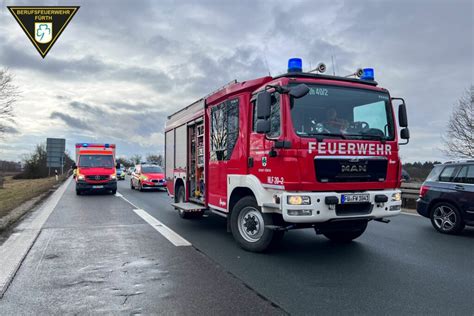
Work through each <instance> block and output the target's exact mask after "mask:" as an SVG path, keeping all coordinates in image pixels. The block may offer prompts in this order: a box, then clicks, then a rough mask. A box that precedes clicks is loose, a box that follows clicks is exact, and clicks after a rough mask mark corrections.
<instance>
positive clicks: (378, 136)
mask: <svg viewBox="0 0 474 316" xmlns="http://www.w3.org/2000/svg"><path fill="white" fill-rule="evenodd" d="M346 136H350V137H359V138H360V139H365V138H369V139H376V140H380V141H381V142H383V143H385V142H386V141H387V139H386V138H385V136H381V135H374V134H346Z"/></svg>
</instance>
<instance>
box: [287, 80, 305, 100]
mask: <svg viewBox="0 0 474 316" xmlns="http://www.w3.org/2000/svg"><path fill="white" fill-rule="evenodd" d="M308 92H309V88H308V86H307V85H305V84H304V83H301V84H299V85H297V86H294V87H292V88H291V89H290V92H289V93H288V94H289V95H290V97H293V98H295V99H299V98H302V97H304V96H305V95H307V94H308Z"/></svg>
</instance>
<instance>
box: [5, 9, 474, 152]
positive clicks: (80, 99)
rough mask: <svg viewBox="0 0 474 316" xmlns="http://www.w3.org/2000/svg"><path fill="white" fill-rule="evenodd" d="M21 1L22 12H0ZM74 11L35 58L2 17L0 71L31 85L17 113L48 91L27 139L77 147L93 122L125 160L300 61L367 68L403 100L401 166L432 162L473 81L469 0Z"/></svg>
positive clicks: (341, 71) (154, 146)
mask: <svg viewBox="0 0 474 316" xmlns="http://www.w3.org/2000/svg"><path fill="white" fill-rule="evenodd" d="M22 3H24V4H29V3H27V1H25V2H15V3H11V2H9V1H7V3H6V4H7V5H19V4H20V5H21V4H22ZM45 3H46V4H53V5H54V4H57V3H56V1H46V2H45ZM77 3H78V5H80V6H81V9H80V10H79V12H78V14H77V15H76V16H75V17H74V19H73V20H72V22H71V23H70V24H69V25H68V27H67V29H66V30H65V31H64V33H63V34H62V35H61V37H60V38H59V40H58V42H57V43H56V44H55V46H54V47H53V48H52V50H51V52H50V53H49V54H48V56H47V57H46V58H45V59H44V60H43V59H41V58H40V57H39V55H38V54H37V52H36V51H35V50H34V48H33V47H32V45H31V43H29V41H28V40H27V38H26V37H25V36H24V34H23V33H22V31H21V29H20V28H19V26H18V25H17V23H16V22H15V21H14V20H13V18H12V17H11V15H10V13H9V12H6V10H5V12H0V49H1V54H0V66H8V67H9V68H10V69H11V71H12V72H14V73H15V72H16V73H17V76H16V77H17V79H18V84H19V85H25V86H28V87H32V86H33V87H34V88H37V89H38V91H35V92H34V93H31V95H29V94H28V93H27V94H26V96H25V101H24V103H23V104H24V105H21V106H24V107H25V108H26V107H27V106H29V107H31V106H33V104H35V103H36V96H37V95H41V96H43V95H45V96H44V100H43V101H42V106H46V107H48V111H47V113H50V112H51V115H50V116H48V114H45V116H44V117H38V118H37V117H33V116H34V115H38V113H41V110H42V107H40V106H39V105H37V107H38V108H35V109H34V110H31V111H30V110H29V109H23V112H24V113H26V114H28V113H31V116H32V117H28V119H29V120H30V121H35V122H36V123H37V124H38V125H37V126H34V128H31V131H30V132H29V133H30V134H29V135H30V136H29V137H31V139H34V138H33V135H35V134H36V133H37V131H38V130H43V131H44V133H47V132H48V131H50V130H52V129H53V127H52V126H50V125H49V124H48V122H47V119H49V118H53V119H57V120H61V121H63V122H64V123H65V124H67V125H68V126H69V127H70V128H71V129H72V130H74V133H69V134H68V135H69V137H71V138H74V139H76V138H80V137H82V138H84V139H82V140H80V139H78V141H83V140H86V138H87V137H89V136H90V134H86V133H85V132H84V133H83V134H82V135H79V136H78V133H82V132H83V129H84V127H91V126H93V127H94V128H95V129H94V133H95V134H96V136H97V137H99V138H101V137H103V138H104V139H116V141H117V142H121V144H122V146H123V148H126V150H127V151H129V154H132V153H133V151H140V150H141V148H142V145H139V144H138V142H143V143H147V146H150V147H147V149H146V150H147V151H148V150H154V151H159V150H162V145H161V144H160V142H159V140H157V139H156V137H157V136H156V135H157V133H158V134H159V133H161V132H162V131H163V126H164V123H165V120H166V114H169V113H170V112H173V111H175V110H176V109H177V108H178V107H181V106H185V105H187V104H189V103H191V102H193V101H194V100H196V99H197V98H200V97H202V96H204V95H207V94H208V93H210V92H211V91H214V90H215V89H217V88H218V87H220V86H222V85H224V84H226V83H227V82H229V81H231V80H233V79H238V80H240V81H243V80H247V79H253V78H256V77H259V76H264V75H267V74H268V71H269V70H270V71H271V73H272V75H277V74H279V73H281V72H284V71H285V68H286V65H285V64H286V60H287V59H288V58H289V57H302V58H303V60H304V67H305V69H308V68H309V67H310V64H311V66H313V67H314V66H315V65H316V64H317V63H318V62H320V61H323V62H326V64H327V65H328V71H329V72H331V71H332V65H331V57H332V56H334V57H335V61H336V71H337V73H338V74H341V75H345V74H348V73H350V72H353V71H354V69H355V68H357V67H361V66H362V67H370V66H372V67H374V68H375V71H376V79H377V80H378V81H379V82H380V84H381V86H383V87H386V88H388V89H389V90H390V91H391V93H392V95H394V96H403V97H405V99H406V100H407V105H408V110H409V119H410V123H411V124H412V140H411V142H410V145H408V146H404V147H402V151H403V155H404V157H405V158H406V159H408V160H415V159H430V158H431V157H433V159H435V158H436V159H440V158H441V157H440V155H441V153H439V154H437V153H438V152H439V151H438V150H437V149H434V148H437V147H439V142H440V134H441V130H440V129H442V128H443V126H445V122H446V120H447V117H448V114H449V112H450V109H451V107H452V104H454V102H455V101H456V99H457V98H458V97H459V96H460V95H462V93H463V91H464V89H465V88H467V87H468V86H469V85H470V84H471V83H472V82H473V73H474V65H473V64H474V63H473V59H472V56H473V44H474V40H473V38H474V36H473V3H472V1H470V0H453V1H442V0H430V1H428V0H416V1H407V0H402V1H392V2H389V1H371V0H365V1H362V2H361V1H342V0H340V1H338V0H324V1H323V0H321V1H317V2H314V1H304V0H303V1H298V2H296V1H295V2H288V1H273V2H268V1H258V2H257V1H250V0H245V1H212V0H204V1H200V2H199V3H197V2H188V1H173V0H163V1H160V3H159V5H158V4H156V2H153V1H139V2H136V1H125V0H123V1H110V0H106V1H96V2H94V3H91V2H90V1H85V0H84V1H78V2H77ZM117 17H123V18H121V19H120V20H119V21H118V20H117ZM267 64H268V66H267ZM33 83H34V84H33ZM48 93H50V94H52V95H53V97H49V94H48ZM48 100H49V101H50V102H48ZM28 128H29V127H28V126H25V130H23V128H22V134H24V133H26V134H28ZM91 133H92V132H91ZM25 137H26V138H25V139H23V140H22V141H24V142H26V140H27V137H28V136H25ZM0 147H1V145H0ZM419 148H423V150H418V149H419Z"/></svg>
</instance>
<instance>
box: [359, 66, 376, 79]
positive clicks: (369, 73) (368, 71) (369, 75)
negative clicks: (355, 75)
mask: <svg viewBox="0 0 474 316" xmlns="http://www.w3.org/2000/svg"><path fill="white" fill-rule="evenodd" d="M363 70H364V73H363V74H362V76H360V79H362V80H372V81H373V80H374V79H375V76H374V68H364V69H363Z"/></svg>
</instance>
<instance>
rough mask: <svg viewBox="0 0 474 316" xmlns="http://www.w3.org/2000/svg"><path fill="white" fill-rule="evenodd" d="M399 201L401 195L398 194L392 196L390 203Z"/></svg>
mask: <svg viewBox="0 0 474 316" xmlns="http://www.w3.org/2000/svg"><path fill="white" fill-rule="evenodd" d="M401 200H402V194H401V193H400V192H397V193H393V194H392V201H401Z"/></svg>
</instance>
